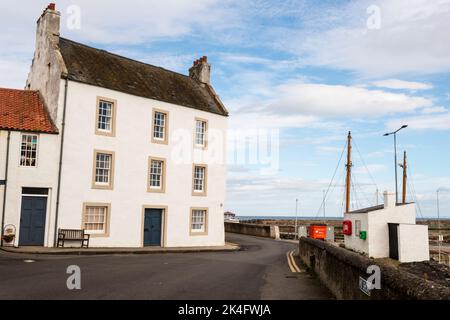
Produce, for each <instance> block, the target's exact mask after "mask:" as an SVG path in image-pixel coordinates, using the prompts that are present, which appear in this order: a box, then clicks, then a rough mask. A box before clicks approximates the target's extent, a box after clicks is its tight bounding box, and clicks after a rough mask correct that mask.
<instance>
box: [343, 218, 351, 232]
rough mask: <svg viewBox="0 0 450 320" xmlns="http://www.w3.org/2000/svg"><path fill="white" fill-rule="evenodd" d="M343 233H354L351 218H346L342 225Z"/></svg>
mask: <svg viewBox="0 0 450 320" xmlns="http://www.w3.org/2000/svg"><path fill="white" fill-rule="evenodd" d="M342 233H343V234H345V235H346V236H351V235H352V221H351V220H345V221H344V223H343V225H342Z"/></svg>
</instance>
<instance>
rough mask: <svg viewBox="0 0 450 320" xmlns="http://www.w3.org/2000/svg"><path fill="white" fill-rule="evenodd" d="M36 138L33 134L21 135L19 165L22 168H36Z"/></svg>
mask: <svg viewBox="0 0 450 320" xmlns="http://www.w3.org/2000/svg"><path fill="white" fill-rule="evenodd" d="M37 148H38V136H37V135H35V134H23V135H22V144H21V147H20V165H21V166H22V167H36V166H37Z"/></svg>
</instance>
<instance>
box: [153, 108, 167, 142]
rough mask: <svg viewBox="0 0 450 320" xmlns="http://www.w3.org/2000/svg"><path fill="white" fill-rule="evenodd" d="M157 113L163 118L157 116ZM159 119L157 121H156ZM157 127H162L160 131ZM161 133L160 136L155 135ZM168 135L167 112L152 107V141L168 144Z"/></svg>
mask: <svg viewBox="0 0 450 320" xmlns="http://www.w3.org/2000/svg"><path fill="white" fill-rule="evenodd" d="M159 115H163V118H162V120H161V118H158V116H159ZM157 121H159V123H157ZM157 128H160V129H162V131H161V130H160V129H159V130H157ZM157 133H158V135H159V134H160V133H162V137H159V136H156V134H157ZM168 135H169V112H167V111H165V110H160V109H153V117H152V142H154V143H159V144H168Z"/></svg>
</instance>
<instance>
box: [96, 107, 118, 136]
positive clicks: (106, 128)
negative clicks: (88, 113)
mask: <svg viewBox="0 0 450 320" xmlns="http://www.w3.org/2000/svg"><path fill="white" fill-rule="evenodd" d="M115 117H116V101H115V100H108V99H104V98H98V99H97V113H96V124H95V133H96V134H99V135H106V136H114V135H115Z"/></svg>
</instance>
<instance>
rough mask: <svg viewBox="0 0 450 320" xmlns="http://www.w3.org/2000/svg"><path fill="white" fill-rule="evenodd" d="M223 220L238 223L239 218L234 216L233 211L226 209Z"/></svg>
mask: <svg viewBox="0 0 450 320" xmlns="http://www.w3.org/2000/svg"><path fill="white" fill-rule="evenodd" d="M223 216H224V219H225V222H235V223H239V219H238V218H236V214H234V213H233V212H230V211H227V212H225V213H224V214H223Z"/></svg>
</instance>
